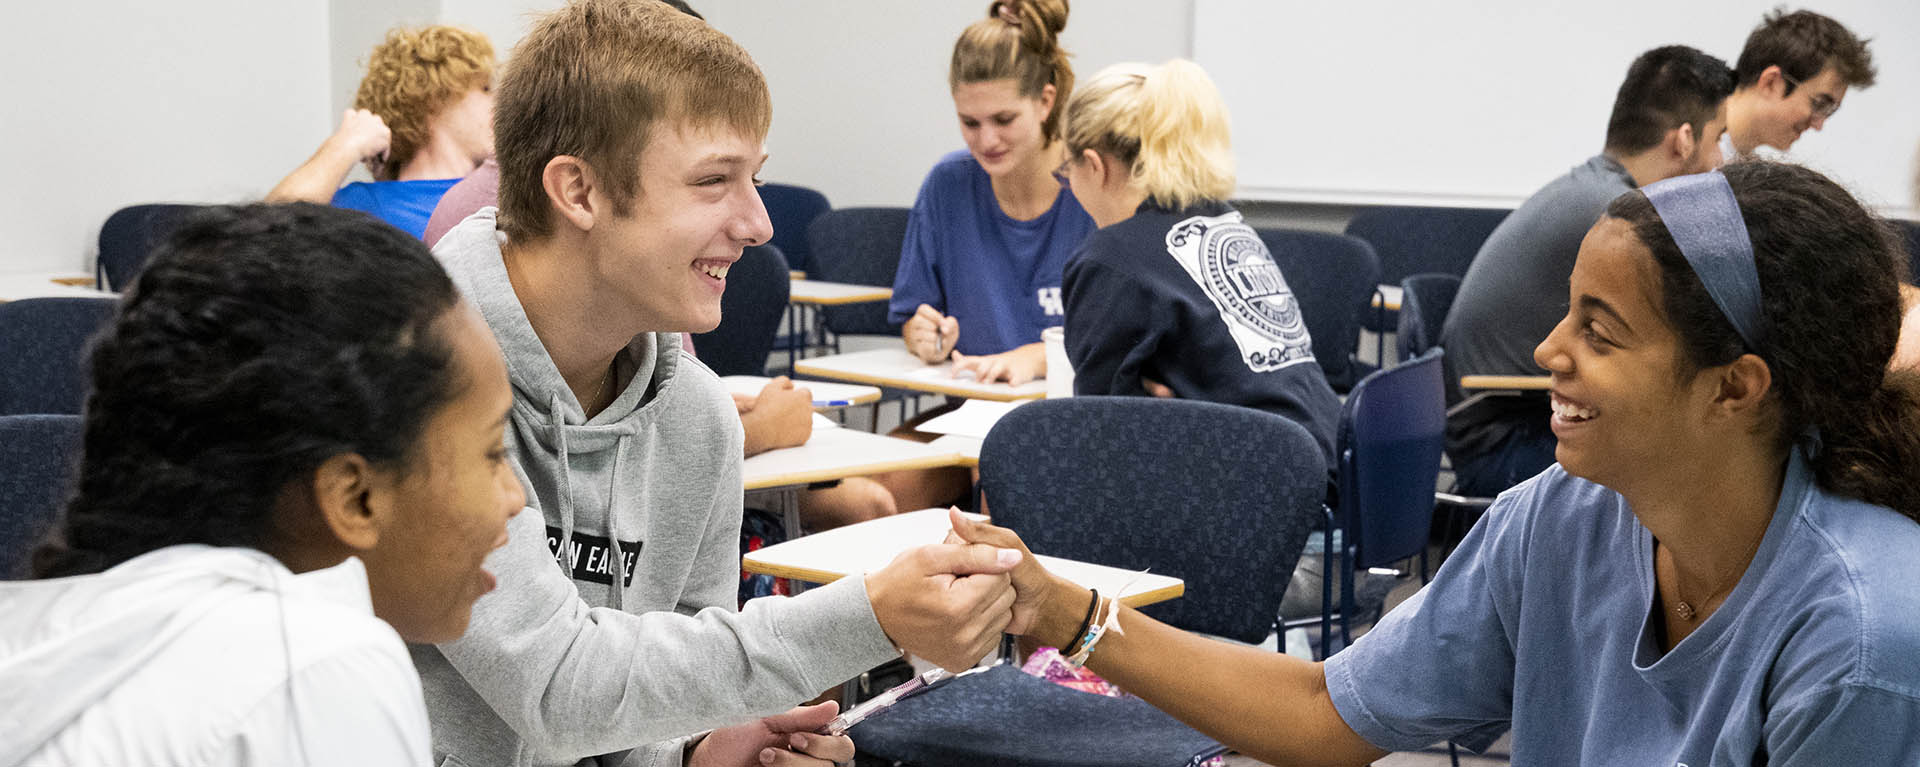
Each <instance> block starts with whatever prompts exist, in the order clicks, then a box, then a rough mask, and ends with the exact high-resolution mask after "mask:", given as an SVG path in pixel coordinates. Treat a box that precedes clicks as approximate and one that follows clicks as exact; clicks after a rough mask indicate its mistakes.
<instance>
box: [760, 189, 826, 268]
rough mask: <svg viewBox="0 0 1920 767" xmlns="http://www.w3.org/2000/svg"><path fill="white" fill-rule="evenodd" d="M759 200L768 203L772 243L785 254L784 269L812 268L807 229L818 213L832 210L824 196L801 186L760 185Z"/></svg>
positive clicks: (811, 254)
mask: <svg viewBox="0 0 1920 767" xmlns="http://www.w3.org/2000/svg"><path fill="white" fill-rule="evenodd" d="M760 202H761V204H763V205H766V206H767V218H768V219H770V220H772V222H773V240H772V242H771V244H772V245H773V246H774V247H777V248H779V249H780V252H781V253H784V254H786V256H787V268H788V269H796V270H799V271H802V272H807V271H811V270H812V268H813V249H812V248H810V247H809V246H808V244H807V228H808V227H810V226H812V225H813V220H814V219H816V218H819V217H820V214H822V213H825V212H827V211H829V210H832V209H833V206H832V205H831V204H829V203H828V202H827V196H826V195H824V194H821V193H819V192H817V191H814V190H812V189H809V188H807V187H804V186H794V185H792V184H761V185H760Z"/></svg>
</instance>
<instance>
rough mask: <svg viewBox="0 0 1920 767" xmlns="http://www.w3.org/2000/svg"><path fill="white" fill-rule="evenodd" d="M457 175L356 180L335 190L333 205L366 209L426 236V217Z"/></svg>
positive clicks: (401, 228)
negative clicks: (420, 178)
mask: <svg viewBox="0 0 1920 767" xmlns="http://www.w3.org/2000/svg"><path fill="white" fill-rule="evenodd" d="M458 183H460V179H457V178H436V179H428V180H425V181H355V182H353V183H351V184H348V185H346V186H343V187H340V190H339V191H337V192H334V193H333V206H334V207H336V208H352V209H354V210H364V211H366V212H368V213H372V214H373V215H375V216H377V217H379V218H380V220H382V221H385V222H387V223H389V224H392V225H394V226H395V227H396V228H398V229H400V230H401V231H403V232H406V233H407V234H411V235H413V236H414V237H425V236H426V233H427V219H429V218H432V217H433V206H435V205H438V204H440V197H441V196H442V195H445V194H446V193H447V190H448V189H452V188H453V185H454V184H458Z"/></svg>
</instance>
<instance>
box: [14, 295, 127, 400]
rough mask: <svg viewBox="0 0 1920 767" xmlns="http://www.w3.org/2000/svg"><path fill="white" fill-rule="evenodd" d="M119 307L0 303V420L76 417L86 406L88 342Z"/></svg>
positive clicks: (94, 302) (103, 302)
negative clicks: (21, 416)
mask: <svg viewBox="0 0 1920 767" xmlns="http://www.w3.org/2000/svg"><path fill="white" fill-rule="evenodd" d="M118 306H119V301H117V300H115V299H111V298H28V299H24V300H20V301H10V302H7V303H0V349H4V350H5V351H4V352H0V415H19V414H28V413H38V414H44V413H56V414H59V413H64V414H71V415H78V414H79V413H80V409H81V407H83V406H84V405H86V402H87V389H88V383H87V369H86V356H87V341H88V340H89V339H91V338H92V337H93V335H94V333H95V332H97V331H99V330H100V328H101V327H102V326H104V325H106V324H107V322H108V321H109V320H111V319H112V318H113V313H114V311H115V309H116V308H117V307H118Z"/></svg>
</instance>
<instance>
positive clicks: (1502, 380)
mask: <svg viewBox="0 0 1920 767" xmlns="http://www.w3.org/2000/svg"><path fill="white" fill-rule="evenodd" d="M1460 388H1462V389H1473V390H1493V391H1546V390H1548V389H1551V388H1553V377H1552V376H1460Z"/></svg>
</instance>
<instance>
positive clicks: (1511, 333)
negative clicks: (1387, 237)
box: [1440, 155, 1634, 450]
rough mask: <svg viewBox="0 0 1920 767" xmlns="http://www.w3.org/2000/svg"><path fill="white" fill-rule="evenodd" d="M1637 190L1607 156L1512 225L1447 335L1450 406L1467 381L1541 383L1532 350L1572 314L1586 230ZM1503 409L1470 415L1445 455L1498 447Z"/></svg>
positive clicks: (1476, 275) (1453, 427)
mask: <svg viewBox="0 0 1920 767" xmlns="http://www.w3.org/2000/svg"><path fill="white" fill-rule="evenodd" d="M1633 188H1634V183H1633V176H1631V175H1629V174H1628V173H1627V169H1626V168H1625V167H1622V166H1621V165H1620V163H1618V162H1616V161H1614V160H1613V158H1611V157H1607V156H1606V155H1595V156H1594V157H1593V158H1592V159H1589V160H1587V161H1586V162H1584V163H1581V164H1579V165H1576V166H1574V167H1573V169H1572V170H1570V171H1567V174H1566V175H1564V176H1561V177H1559V178H1557V179H1554V180H1553V181H1552V182H1550V183H1548V184H1547V185H1546V186H1544V187H1541V188H1540V191H1538V192H1534V193H1533V196H1532V197H1529V198H1527V201H1526V202H1524V203H1521V205H1520V207H1519V209H1517V210H1515V211H1514V212H1513V214H1512V215H1509V216H1507V218H1506V220H1505V221H1502V222H1500V226H1499V227H1498V228H1496V229H1494V230H1493V234H1491V235H1489V236H1488V237H1487V242H1486V244H1484V245H1481V246H1480V253H1479V254H1478V255H1476V256H1474V258H1473V265H1472V266H1470V267H1468V268H1467V275H1466V277H1465V278H1463V279H1462V280H1461V282H1460V292H1459V293H1458V294H1457V295H1455V296H1454V299H1453V308H1452V309H1451V310H1450V311H1448V312H1447V321H1446V325H1445V326H1444V327H1443V328H1442V330H1441V331H1440V344H1441V345H1442V346H1444V347H1446V350H1447V354H1446V362H1445V365H1446V369H1447V401H1448V403H1449V404H1452V403H1455V402H1459V401H1460V399H1461V398H1462V396H1461V393H1460V390H1459V386H1458V382H1459V380H1460V376H1463V375H1542V374H1544V373H1545V372H1546V371H1545V370H1542V369H1541V368H1540V366H1539V365H1536V364H1534V362H1533V348H1534V347H1535V346H1538V345H1540V342H1541V341H1544V340H1546V338H1547V334H1548V333H1551V332H1552V331H1553V326H1554V325H1556V324H1558V323H1559V322H1560V318H1561V317H1564V316H1566V313H1567V280H1568V279H1569V278H1571V277H1572V276H1573V261H1574V257H1575V256H1576V255H1578V254H1579V253H1580V241H1581V240H1582V239H1583V238H1585V237H1586V236H1587V230H1588V229H1591V228H1593V224H1594V222H1596V221H1599V220H1600V216H1601V214H1603V213H1605V212H1606V210H1607V203H1609V202H1612V201H1613V198H1615V197H1618V196H1620V194H1621V193H1623V192H1627V191H1631V190H1632V189H1633ZM1500 410H1501V409H1500V408H1498V407H1492V408H1470V409H1468V410H1467V411H1466V412H1462V413H1459V414H1456V415H1455V416H1454V417H1453V418H1452V419H1451V421H1450V422H1449V424H1448V432H1449V439H1448V448H1449V450H1453V449H1455V448H1456V445H1459V446H1461V447H1464V448H1467V449H1472V448H1473V447H1476V446H1485V445H1491V444H1492V443H1493V442H1497V441H1498V440H1499V439H1500V438H1502V437H1504V436H1505V433H1506V430H1505V429H1503V428H1500V426H1499V424H1498V422H1499V421H1501V420H1503V417H1504V415H1505V414H1504V413H1502V412H1499V411H1500Z"/></svg>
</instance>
